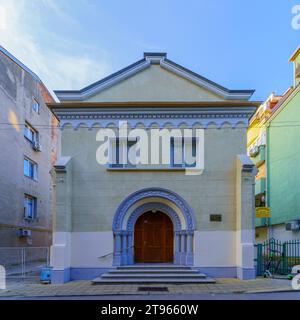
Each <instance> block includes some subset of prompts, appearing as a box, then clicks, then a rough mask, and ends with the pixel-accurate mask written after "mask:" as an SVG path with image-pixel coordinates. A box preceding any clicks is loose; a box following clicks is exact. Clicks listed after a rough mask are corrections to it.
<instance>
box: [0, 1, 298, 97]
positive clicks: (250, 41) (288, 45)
mask: <svg viewBox="0 0 300 320" xmlns="http://www.w3.org/2000/svg"><path fill="white" fill-rule="evenodd" d="M297 4H300V0H295V1H293V0H276V1H274V0H263V1H262V0H243V1H241V0H209V1H208V0H198V1H196V0H185V1H179V0H177V1H176V0H172V1H171V0H160V1H158V0H151V1H141V0H140V1H136V0H126V1H124V0H123V1H120V0H72V1H71V0H57V1H55V0H10V1H7V0H0V18H2V23H1V21H0V44H1V45H3V46H4V47H5V48H6V49H7V50H9V51H10V52H11V53H12V54H14V55H15V56H16V57H17V58H19V59H20V60H21V61H22V62H23V63H25V64H26V65H28V66H29V67H30V68H31V69H32V70H33V71H35V72H36V73H37V74H38V75H39V76H40V77H41V78H42V80H44V82H45V83H46V84H47V85H48V86H49V87H50V89H70V88H71V89H79V88H81V87H83V86H85V85H88V84H90V83H91V82H93V81H96V80H99V79H100V78H102V77H103V76H106V75H108V74H109V73H112V72H115V71H117V70H119V69H120V68H123V67H125V66H127V65H128V64H131V63H133V62H135V61H136V60H139V59H141V58H142V54H143V52H144V51H164V52H167V53H168V58H169V59H171V60H173V61H174V62H176V63H179V64H181V65H183V66H185V67H187V68H189V69H191V70H193V71H195V72H198V73H200V74H201V75H203V76H205V77H207V78H209V79H211V80H213V81H215V82H217V83H219V84H221V85H224V86H226V87H228V88H230V89H252V88H254V89H256V93H255V95H254V96H253V99H262V100H263V99H265V98H266V97H267V96H268V95H269V94H270V93H271V92H276V93H282V92H284V91H285V90H286V89H287V88H288V86H290V85H292V80H293V78H292V77H293V75H292V65H291V63H289V62H288V59H289V57H290V55H291V54H292V53H293V51H294V50H295V49H296V47H297V46H298V45H299V44H300V29H299V30H295V29H293V28H292V26H291V21H292V18H293V16H294V15H293V14H292V7H293V6H294V5H297Z"/></svg>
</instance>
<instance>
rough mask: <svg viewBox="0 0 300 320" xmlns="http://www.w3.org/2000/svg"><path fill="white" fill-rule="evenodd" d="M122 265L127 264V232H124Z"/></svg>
mask: <svg viewBox="0 0 300 320" xmlns="http://www.w3.org/2000/svg"><path fill="white" fill-rule="evenodd" d="M122 265H127V232H126V231H123V232H122Z"/></svg>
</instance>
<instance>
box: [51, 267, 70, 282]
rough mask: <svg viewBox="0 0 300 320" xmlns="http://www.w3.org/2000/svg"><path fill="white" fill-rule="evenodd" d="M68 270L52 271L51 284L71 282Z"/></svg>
mask: <svg viewBox="0 0 300 320" xmlns="http://www.w3.org/2000/svg"><path fill="white" fill-rule="evenodd" d="M70 273H71V272H70V268H66V269H63V270H52V272H51V283H52V284H62V283H65V282H68V281H70V280H71V276H70Z"/></svg>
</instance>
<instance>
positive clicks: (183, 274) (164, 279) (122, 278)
mask: <svg viewBox="0 0 300 320" xmlns="http://www.w3.org/2000/svg"><path fill="white" fill-rule="evenodd" d="M214 282H215V280H214V279H212V278H209V277H207V276H206V275H205V274H203V273H200V272H199V271H198V270H196V269H193V268H191V267H187V266H176V265H152V266H151V265H132V266H122V267H117V268H115V269H112V270H110V271H109V272H107V273H104V274H102V275H101V276H100V277H98V278H96V279H94V280H93V281H92V283H93V284H103V283H105V284H109V283H110V284H121V283H122V284H126V283H140V284H143V283H148V284H149V283H214Z"/></svg>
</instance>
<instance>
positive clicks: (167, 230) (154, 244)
mask: <svg viewBox="0 0 300 320" xmlns="http://www.w3.org/2000/svg"><path fill="white" fill-rule="evenodd" d="M173 239H174V230H173V223H172V221H171V219H170V218H169V217H168V216H167V215H166V214H164V213H163V212H161V211H155V212H153V211H148V212H145V213H143V214H142V215H141V216H140V217H139V218H138V219H137V221H136V223H135V227H134V261H135V262H137V263H164V262H173V252H174V249H173V247H174V245H173V242H174V241H173Z"/></svg>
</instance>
